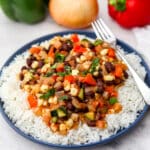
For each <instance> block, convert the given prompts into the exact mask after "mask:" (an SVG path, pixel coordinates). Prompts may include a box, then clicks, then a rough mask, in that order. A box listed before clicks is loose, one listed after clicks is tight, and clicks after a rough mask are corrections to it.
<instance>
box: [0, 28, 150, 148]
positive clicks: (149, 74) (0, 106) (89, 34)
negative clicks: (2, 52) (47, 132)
mask: <svg viewBox="0 0 150 150" xmlns="http://www.w3.org/2000/svg"><path fill="white" fill-rule="evenodd" d="M75 32H76V33H78V34H83V35H85V36H87V37H91V38H96V36H95V34H94V33H93V32H85V31H66V32H58V33H54V34H50V35H46V36H43V37H40V38H38V39H36V40H33V41H32V42H30V43H28V44H26V45H24V46H23V47H21V48H20V49H18V50H17V51H16V52H15V53H14V54H13V55H12V56H11V57H10V58H9V59H8V60H7V61H6V63H5V64H4V66H3V68H4V67H5V66H8V65H9V64H10V63H11V62H12V60H13V59H14V58H15V57H16V55H19V54H21V53H23V52H25V51H26V50H27V49H28V48H30V47H31V45H33V44H35V43H40V42H42V41H45V40H48V39H50V38H52V37H54V36H57V35H61V36H63V35H66V34H71V33H75ZM117 44H118V45H120V46H121V47H122V48H123V49H124V50H125V51H126V52H128V53H131V52H134V53H135V54H137V55H139V53H137V52H136V51H135V50H134V49H133V48H132V47H130V46H129V45H127V44H126V43H124V42H122V41H121V40H117ZM139 56H140V55H139ZM140 57H141V56H140ZM141 64H142V65H143V66H144V67H145V69H146V71H147V75H146V78H145V82H146V83H147V84H150V70H149V68H148V65H147V64H146V62H145V61H144V60H143V59H142V63H141ZM1 73H2V69H1V71H0V75H1ZM149 86H150V85H149ZM0 109H1V113H2V116H3V117H4V119H5V120H6V122H7V123H8V124H9V125H10V126H11V127H12V128H13V129H14V130H15V131H16V132H17V133H19V134H20V135H22V136H23V137H25V138H27V139H29V140H31V141H33V142H35V143H38V144H42V145H45V146H48V147H54V148H81V147H89V146H94V145H96V144H99V145H102V144H106V143H109V142H111V141H113V140H114V139H116V138H117V137H119V136H121V135H123V134H124V133H126V132H128V131H129V130H130V129H132V128H133V127H135V125H136V124H137V123H138V122H139V121H140V120H141V119H142V118H143V116H144V115H145V113H146V112H147V110H148V105H145V107H144V109H143V110H142V111H141V112H140V114H139V116H138V117H137V118H136V120H135V121H134V122H133V123H132V124H131V125H130V126H129V127H128V128H124V129H122V130H119V131H118V132H117V133H116V134H115V135H112V136H110V137H109V138H106V139H103V140H101V141H97V142H93V143H90V144H84V145H58V144H52V143H48V142H44V141H41V140H38V139H35V138H34V137H32V136H31V135H28V134H25V133H24V132H23V131H21V130H20V129H19V128H17V127H16V126H15V125H14V124H13V123H12V121H11V120H10V119H9V117H8V116H7V114H6V113H5V111H4V108H3V102H1V101H0Z"/></svg>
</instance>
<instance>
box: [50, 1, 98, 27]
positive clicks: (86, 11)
mask: <svg viewBox="0 0 150 150" xmlns="http://www.w3.org/2000/svg"><path fill="white" fill-rule="evenodd" d="M98 11H99V7H98V2H97V0H50V2H49V12H50V15H51V17H52V18H53V19H54V20H55V21H56V23H58V24H60V25H62V26H65V27H68V28H73V29H79V28H85V27H88V26H89V25H90V24H91V22H92V21H94V20H95V19H96V17H97V15H98Z"/></svg>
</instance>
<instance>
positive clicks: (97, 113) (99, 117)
mask: <svg viewBox="0 0 150 150" xmlns="http://www.w3.org/2000/svg"><path fill="white" fill-rule="evenodd" d="M95 119H96V120H100V119H101V113H100V112H99V111H98V112H96V115H95Z"/></svg>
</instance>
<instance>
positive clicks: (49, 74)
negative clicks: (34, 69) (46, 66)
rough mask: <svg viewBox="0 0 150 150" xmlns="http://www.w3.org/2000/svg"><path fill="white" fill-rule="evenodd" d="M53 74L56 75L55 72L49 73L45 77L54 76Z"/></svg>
mask: <svg viewBox="0 0 150 150" xmlns="http://www.w3.org/2000/svg"><path fill="white" fill-rule="evenodd" d="M53 73H54V72H47V73H46V74H45V77H50V76H52V75H53Z"/></svg>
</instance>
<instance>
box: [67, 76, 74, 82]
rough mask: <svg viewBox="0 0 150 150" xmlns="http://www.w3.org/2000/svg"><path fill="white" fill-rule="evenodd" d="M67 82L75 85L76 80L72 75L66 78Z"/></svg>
mask: <svg viewBox="0 0 150 150" xmlns="http://www.w3.org/2000/svg"><path fill="white" fill-rule="evenodd" d="M65 80H68V81H69V82H70V83H74V81H75V78H74V76H72V75H67V76H65Z"/></svg>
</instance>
